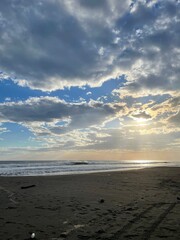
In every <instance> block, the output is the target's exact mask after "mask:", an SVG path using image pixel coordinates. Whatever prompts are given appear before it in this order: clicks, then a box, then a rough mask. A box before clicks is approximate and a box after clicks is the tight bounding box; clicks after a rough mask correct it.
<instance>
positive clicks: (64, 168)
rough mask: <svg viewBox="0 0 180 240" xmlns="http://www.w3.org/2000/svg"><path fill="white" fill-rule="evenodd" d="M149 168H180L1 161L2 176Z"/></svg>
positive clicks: (127, 163)
mask: <svg viewBox="0 0 180 240" xmlns="http://www.w3.org/2000/svg"><path fill="white" fill-rule="evenodd" d="M149 167H180V162H175V161H171V162H170V161H167V162H160V161H149V160H139V161H110V160H109V161H92V160H89V161H57V160H56V161H0V176H42V175H68V174H80V173H92V172H106V171H125V170H135V169H141V168H149Z"/></svg>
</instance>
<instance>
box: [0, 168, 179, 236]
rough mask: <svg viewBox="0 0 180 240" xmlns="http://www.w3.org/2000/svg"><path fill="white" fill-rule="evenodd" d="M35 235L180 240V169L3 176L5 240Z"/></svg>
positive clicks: (0, 197)
mask: <svg viewBox="0 0 180 240" xmlns="http://www.w3.org/2000/svg"><path fill="white" fill-rule="evenodd" d="M29 185H35V186H33V187H31V188H25V189H22V187H26V186H29ZM30 232H35V234H36V238H35V239H39V240H50V239H51V240H60V239H73V240H76V239H104V240H105V239H106V240H108V239H109V240H116V239H117V240H120V239H121V240H122V239H128V240H129V239H133V240H141V239H143V240H148V239H153V240H156V239H168V240H171V239H173V240H178V239H180V168H151V169H143V170H135V171H127V172H108V173H107V172H106V173H93V174H82V175H69V176H51V177H11V178H8V177H1V178H0V240H7V239H9V240H10V239H12V240H16V239H17V240H25V239H30Z"/></svg>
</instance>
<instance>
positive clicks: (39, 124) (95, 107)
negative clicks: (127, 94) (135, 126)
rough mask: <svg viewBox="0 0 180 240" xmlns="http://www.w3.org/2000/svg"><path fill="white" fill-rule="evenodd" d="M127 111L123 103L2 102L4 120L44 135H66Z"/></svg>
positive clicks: (1, 118)
mask: <svg viewBox="0 0 180 240" xmlns="http://www.w3.org/2000/svg"><path fill="white" fill-rule="evenodd" d="M125 111H126V107H125V105H124V104H122V103H107V104H105V103H102V102H98V101H90V102H89V103H85V102H83V103H67V102H65V101H63V100H60V99H58V98H56V97H40V98H30V99H28V100H26V101H24V102H22V101H20V102H5V103H1V104H0V121H2V122H8V121H10V122H16V123H19V124H24V125H26V126H27V127H28V128H29V129H31V130H32V131H34V132H36V133H39V134H42V135H46V134H48V133H54V134H62V133H65V132H67V131H72V130H74V129H80V128H87V127H90V126H93V125H97V124H100V123H102V122H104V121H105V120H106V119H107V118H110V117H112V116H116V115H118V114H119V115H121V114H124V113H125Z"/></svg>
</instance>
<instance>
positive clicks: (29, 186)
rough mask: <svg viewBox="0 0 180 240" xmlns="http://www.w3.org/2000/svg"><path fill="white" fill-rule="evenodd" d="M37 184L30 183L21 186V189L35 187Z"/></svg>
mask: <svg viewBox="0 0 180 240" xmlns="http://www.w3.org/2000/svg"><path fill="white" fill-rule="evenodd" d="M35 186H36V185H35V184H33V185H28V186H23V187H21V189H27V188H32V187H35Z"/></svg>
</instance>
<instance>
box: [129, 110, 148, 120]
mask: <svg viewBox="0 0 180 240" xmlns="http://www.w3.org/2000/svg"><path fill="white" fill-rule="evenodd" d="M131 116H132V118H134V119H146V120H150V119H151V118H152V116H151V115H150V114H148V113H146V112H140V113H134V114H132V115H131Z"/></svg>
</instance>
